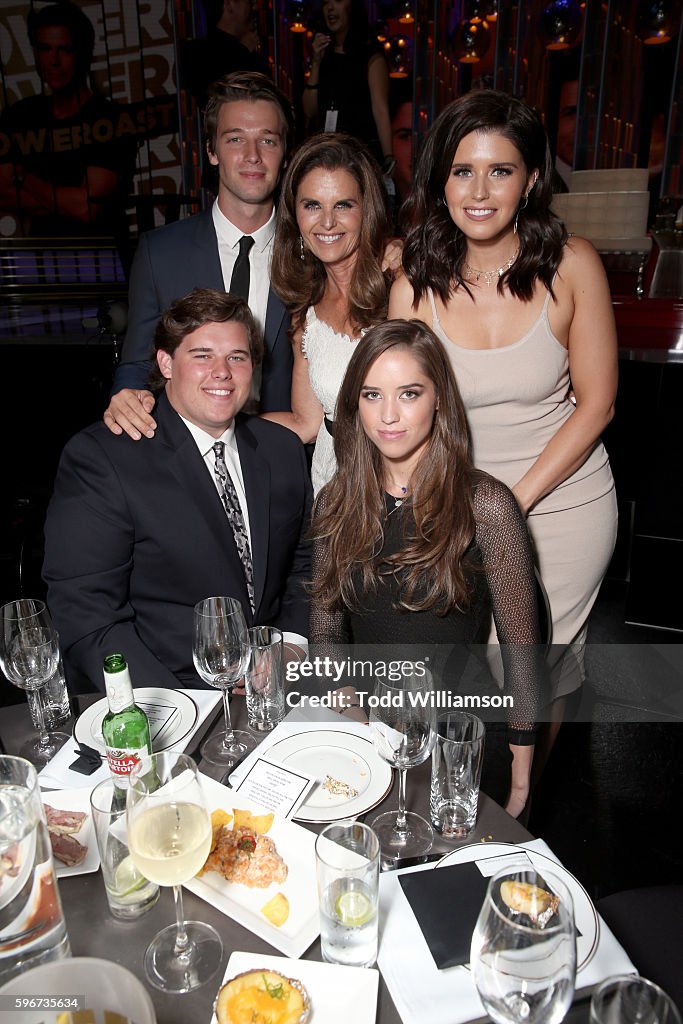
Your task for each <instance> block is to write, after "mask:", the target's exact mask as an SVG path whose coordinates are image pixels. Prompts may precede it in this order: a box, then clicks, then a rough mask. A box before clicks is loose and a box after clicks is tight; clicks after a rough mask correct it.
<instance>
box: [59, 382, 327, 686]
mask: <svg viewBox="0 0 683 1024" xmlns="http://www.w3.org/2000/svg"><path fill="white" fill-rule="evenodd" d="M156 416H157V419H158V424H159V425H158V429H157V431H156V434H155V436H154V438H152V439H146V438H144V439H143V440H142V441H137V442H136V441H132V440H131V439H130V438H129V437H127V436H125V435H124V436H123V437H116V436H115V435H114V434H112V433H111V432H110V431H109V430H108V429H107V428H106V427H105V426H104V424H102V423H96V424H94V425H93V426H91V427H88V428H87V429H86V430H83V431H81V432H80V433H79V434H76V436H75V437H73V438H72V439H71V440H70V441H69V443H68V444H67V445H66V447H65V449H64V452H63V453H62V459H61V462H60V466H59V470H58V473H57V480H56V483H55V490H54V494H53V496H52V501H51V503H50V507H49V509H48V514H47V522H46V526H45V540H46V544H45V562H44V566H43V574H44V577H45V581H46V582H47V584H48V603H49V606H50V611H51V613H52V616H53V619H54V622H55V626H56V628H57V629H58V630H59V634H60V641H61V646H62V651H63V654H64V659H65V663H66V670H67V676H68V678H69V681H70V683H71V685H72V686H75V687H79V688H81V689H83V688H85V687H86V686H87V685H88V683H89V685H90V688H92V687H94V688H99V689H101V688H102V687H103V682H102V678H103V677H102V662H103V659H104V656H105V655H106V654H110V653H111V652H113V651H120V652H121V653H123V654H124V655H125V657H126V660H127V661H128V663H129V665H130V668H131V675H132V678H133V681H134V683H135V684H136V685H138V686H152V685H153V686H171V687H174V686H179V685H201V684H200V683H199V679H198V677H197V675H196V674H195V671H194V668H193V664H192V618H193V608H194V605H195V604H196V603H197V602H198V601H200V600H202V599H203V598H205V597H211V596H213V595H223V596H228V597H235V598H238V599H239V600H240V601H241V603H242V608H243V610H244V614H245V618H246V620H247V624H248V625H274V626H277V627H279V628H280V629H283V630H290V631H292V632H296V633H301V634H303V635H304V636H306V635H307V634H308V600H307V597H306V594H305V592H304V583H305V582H306V580H308V579H310V553H309V546H308V544H307V543H306V542H305V540H304V536H305V532H306V530H307V527H308V519H309V514H310V505H311V489H310V480H309V476H308V471H307V467H306V460H305V455H304V449H303V446H302V445H301V442H300V441H299V439H298V438H297V437H296V435H295V434H294V433H292V431H290V430H287V429H285V428H284V427H280V426H278V425H277V424H275V423H269V422H267V421H265V420H262V419H259V418H257V417H248V416H246V417H238V418H237V420H236V428H235V429H236V438H237V447H238V451H239V456H240V463H241V467H242V475H243V478H244V487H245V491H246V495H247V505H248V508H249V525H250V530H251V540H252V545H251V546H252V559H253V565H254V591H255V594H254V597H255V604H256V611H255V614H253V615H252V613H251V609H250V607H249V599H248V596H247V590H246V585H245V581H244V572H243V570H242V563H241V562H240V560H239V556H238V554H237V548H236V546H235V541H234V538H233V534H232V531H231V529H230V525H229V523H228V520H227V517H226V514H225V511H224V509H223V505H222V503H221V500H220V498H219V495H218V491H217V489H216V485H215V483H214V481H213V480H212V478H211V474H210V472H209V471H208V469H207V467H206V464H205V462H204V460H203V458H202V456H201V454H200V452H199V449H198V448H197V445H196V443H195V441H194V439H193V437H192V435H191V434H190V432H189V430H188V429H187V427H186V426H185V424H184V423H183V421H182V420H181V419H180V417H179V416H178V414H177V413H176V412H175V411H174V409H173V408H172V406H171V405H170V403H169V401H168V399H167V398H166V396H165V395H164V394H162V395H161V397H160V399H159V401H158V403H157V408H156Z"/></svg>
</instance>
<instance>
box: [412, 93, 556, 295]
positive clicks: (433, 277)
mask: <svg viewBox="0 0 683 1024" xmlns="http://www.w3.org/2000/svg"><path fill="white" fill-rule="evenodd" d="M472 132H496V133H498V134H500V135H502V136H503V137H504V138H506V139H508V140H509V141H510V142H511V143H512V144H513V145H514V146H516V147H517V149H518V150H519V152H520V153H521V156H522V160H523V161H524V166H525V167H526V170H527V172H528V173H531V172H532V171H534V170H538V179H537V181H536V183H535V185H534V186H533V188H532V189H531V190H530V192H529V194H528V200H527V204H526V206H525V207H524V208H522V207H521V206H520V210H519V221H518V239H519V255H518V256H517V259H516V260H515V262H514V263H513V265H512V266H511V267H510V269H509V270H507V271H506V272H505V273H504V274H503V275H502V276H501V277H500V279H499V281H498V291H499V292H502V291H503V288H504V287H505V286H507V288H508V289H509V291H510V292H511V294H512V295H514V296H515V297H516V298H519V299H523V300H524V301H526V302H528V301H529V300H530V299H531V298H532V297H533V293H534V285H535V283H536V281H537V280H540V281H542V283H543V284H544V285H545V287H546V288H547V289H548V291H549V292H550V293H551V294H553V289H552V283H553V278H554V277H555V273H556V271H557V268H558V266H559V265H560V261H561V259H562V248H563V246H564V244H565V242H566V241H567V232H566V231H565V229H564V226H563V224H562V223H561V221H560V220H559V219H558V218H557V217H556V216H555V214H554V213H552V211H551V210H550V203H551V200H552V176H553V163H552V157H551V155H550V147H549V146H548V137H547V135H546V133H545V129H544V128H543V125H542V124H541V121H540V119H539V117H538V115H537V114H536V112H535V111H533V110H532V109H531V107H529V106H527V104H526V103H523V102H522V100H518V99H515V97H513V96H509V95H508V94H507V93H504V92H496V91H495V90H493V89H483V90H480V91H477V92H470V93H467V94H466V95H465V96H461V97H460V98H459V99H457V100H455V101H454V102H453V103H449V105H448V106H447V107H446V108H445V109H444V110H443V111H442V112H441V113H440V114H439V116H438V117H437V119H436V121H435V122H434V124H433V125H432V127H431V128H430V130H429V132H428V133H427V136H426V138H425V141H424V145H423V146H422V149H421V151H420V155H419V157H418V160H417V164H416V167H415V174H414V178H413V187H412V190H411V193H410V195H409V196H408V199H407V200H406V202H405V204H404V207H403V211H402V219H403V222H404V227H405V230H406V242H405V247H404V249H403V267H404V269H405V272H406V275H407V277H408V279H409V281H410V283H411V284H412V286H413V291H414V294H415V305H416V306H417V303H418V302H419V301H420V299H421V298H422V297H423V296H424V295H425V293H426V292H427V289H429V288H431V289H432V291H434V292H435V293H436V294H437V295H438V296H439V298H440V299H441V301H442V302H444V303H446V302H448V299H449V296H450V295H451V294H452V292H453V290H454V288H455V287H458V286H459V285H461V286H462V287H463V288H465V290H466V291H467V292H468V294H469V295H470V296H471V295H472V293H471V291H470V289H469V288H468V287H467V284H466V282H465V281H464V279H463V276H462V265H463V262H464V260H465V253H466V251H467V239H466V238H465V236H464V235H463V233H462V232H461V231H459V230H458V229H457V228H456V227H455V225H454V224H453V221H452V219H451V215H450V213H449V212H448V208H447V206H446V205H445V202H444V187H445V185H446V182H447V180H448V176H449V174H450V172H451V167H452V165H453V158H454V156H455V152H456V150H457V148H458V146H459V145H460V143H461V141H462V140H463V139H464V138H465V136H466V135H470V134H471V133H472Z"/></svg>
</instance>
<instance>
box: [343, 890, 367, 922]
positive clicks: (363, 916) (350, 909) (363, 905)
mask: <svg viewBox="0 0 683 1024" xmlns="http://www.w3.org/2000/svg"><path fill="white" fill-rule="evenodd" d="M334 912H335V914H336V915H337V918H338V919H339V921H341V923H342V924H344V925H348V926H349V927H351V928H358V927H359V926H360V925H362V924H365V923H366V922H367V921H369V920H370V918H371V917H372V902H371V901H370V900H369V899H368V897H367V896H366V895H365V893H364V892H358V891H357V890H355V889H350V890H349V891H348V892H343V893H342V894H341V896H339V897H337V900H336V902H335V904H334Z"/></svg>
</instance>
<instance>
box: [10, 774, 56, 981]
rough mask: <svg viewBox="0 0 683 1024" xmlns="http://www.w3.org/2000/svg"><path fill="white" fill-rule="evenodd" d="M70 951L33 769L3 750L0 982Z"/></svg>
mask: <svg viewBox="0 0 683 1024" xmlns="http://www.w3.org/2000/svg"><path fill="white" fill-rule="evenodd" d="M70 952H71V951H70V948H69V939H68V936H67V932H66V924H65V923H64V915H63V913H62V905H61V902H60V899H59V890H58V888H57V879H56V878H55V873H54V866H53V863H52V849H51V847H50V840H49V837H48V834H47V824H46V821H45V811H44V810H43V805H42V802H41V799H40V789H39V786H38V777H37V775H36V770H35V768H34V767H33V765H31V764H29V762H28V761H26V760H24V758H21V757H10V756H8V755H2V756H0V985H2V984H4V983H5V982H6V981H9V979H10V978H13V977H14V976H15V975H17V974H20V973H21V972H22V971H25V970H27V969H28V968H29V967H34V966H36V965H37V964H40V963H44V962H45V961H47V960H58V959H60V958H61V957H65V956H69V954H70Z"/></svg>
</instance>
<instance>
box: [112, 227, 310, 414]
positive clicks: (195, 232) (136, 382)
mask: <svg viewBox="0 0 683 1024" xmlns="http://www.w3.org/2000/svg"><path fill="white" fill-rule="evenodd" d="M193 288H216V289H217V290H218V291H221V292H222V291H224V290H225V285H224V283H223V272H222V270H221V260H220V256H219V254H218V239H217V238H216V230H215V228H214V225H213V214H212V212H211V210H210V209H209V210H204V211H203V212H202V213H197V214H195V216H194V217H188V218H187V219H186V220H179V221H177V222H176V223H175V224H167V225H166V227H163V228H159V229H158V230H156V231H150V232H148V233H147V234H144V235H142V236H141V238H140V241H139V243H138V248H137V252H136V253H135V259H134V260H133V266H132V268H131V272H130V285H129V289H128V300H129V308H128V330H127V331H126V339H125V341H124V344H123V354H122V358H121V363H120V365H119V366H118V367H117V369H116V374H115V376H114V386H113V389H112V391H113V392H114V393H115V392H117V391H120V390H121V389H122V388H145V387H146V386H147V378H148V377H149V370H150V358H151V353H152V351H153V349H154V331H155V328H156V325H157V323H158V321H159V317H160V316H161V314H162V313H164V312H165V311H166V310H167V309H168V307H169V306H170V305H171V303H172V302H174V301H175V300H176V299H181V298H182V297H183V296H184V295H187V294H188V293H189V292H191V291H192V289H193ZM288 331H289V315H288V313H287V310H286V309H285V307H284V305H283V303H282V302H281V301H280V299H279V298H278V297H277V295H276V294H275V292H273V291H272V290H271V291H269V293H268V306H267V309H266V322H265V328H264V332H263V333H264V338H263V342H264V355H263V368H262V377H261V401H260V409H261V412H280V411H282V410H283V409H284V410H289V409H290V408H291V404H290V403H291V389H292V363H293V356H292V345H291V342H290V340H289V335H288V333H287V332H288Z"/></svg>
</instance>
